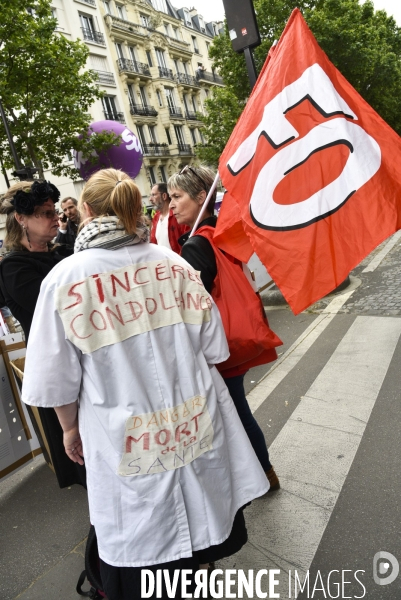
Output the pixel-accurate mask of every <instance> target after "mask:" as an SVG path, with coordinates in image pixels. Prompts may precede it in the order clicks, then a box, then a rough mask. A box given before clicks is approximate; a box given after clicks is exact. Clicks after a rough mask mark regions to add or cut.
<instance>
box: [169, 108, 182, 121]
mask: <svg viewBox="0 0 401 600" xmlns="http://www.w3.org/2000/svg"><path fill="white" fill-rule="evenodd" d="M168 110H169V113H170V117H172V118H173V119H183V118H184V115H183V114H182V110H181V108H177V107H176V106H169V107H168Z"/></svg>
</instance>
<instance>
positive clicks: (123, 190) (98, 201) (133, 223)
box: [79, 169, 143, 235]
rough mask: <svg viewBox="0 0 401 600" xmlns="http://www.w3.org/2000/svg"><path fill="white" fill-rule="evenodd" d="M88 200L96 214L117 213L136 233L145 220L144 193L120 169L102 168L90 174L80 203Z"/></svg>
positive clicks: (115, 214)
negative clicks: (142, 194)
mask: <svg viewBox="0 0 401 600" xmlns="http://www.w3.org/2000/svg"><path fill="white" fill-rule="evenodd" d="M84 202H86V203H87V204H88V206H89V207H90V208H91V210H92V212H93V214H94V215H95V217H102V216H106V215H108V216H116V217H118V218H119V220H120V222H121V223H122V225H123V226H124V229H125V231H126V232H127V233H128V234H130V235H133V234H134V233H136V231H137V228H138V225H140V224H142V222H143V218H142V197H141V193H140V191H139V189H138V186H137V185H136V184H135V183H134V181H133V180H132V179H131V177H129V175H127V174H126V173H124V172H123V171H119V170H117V169H102V170H101V171H97V172H96V173H94V174H93V175H92V177H90V179H89V180H88V182H87V183H86V185H85V187H84V189H83V190H82V194H81V197H80V199H79V206H80V207H81V206H82V204H83V203H84Z"/></svg>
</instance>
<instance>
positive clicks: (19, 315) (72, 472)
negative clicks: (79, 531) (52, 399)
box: [0, 180, 85, 487]
mask: <svg viewBox="0 0 401 600" xmlns="http://www.w3.org/2000/svg"><path fill="white" fill-rule="evenodd" d="M59 197H60V192H59V190H58V189H57V188H56V186H55V185H53V184H52V183H50V182H49V181H39V180H35V181H21V182H20V183H16V184H15V185H13V186H11V187H10V188H9V189H8V190H7V192H6V193H5V195H4V196H3V199H2V203H1V207H0V213H2V214H5V215H7V219H6V239H5V246H6V248H7V250H8V251H9V252H8V254H6V256H5V257H4V258H3V260H2V261H1V262H0V300H1V302H2V303H4V305H6V306H8V307H9V309H10V310H11V312H12V314H13V315H14V317H15V318H16V319H17V320H18V321H19V322H20V324H21V327H22V329H23V331H24V334H25V339H26V341H28V339H29V333H30V329H31V325H32V320H33V314H34V311H35V307H36V302H37V300H38V296H39V291H40V286H41V285H42V281H43V280H44V278H45V277H46V275H47V274H48V273H50V271H51V270H52V269H53V267H55V266H56V265H57V264H59V263H60V262H61V261H62V260H63V259H64V258H66V256H70V255H71V254H72V250H70V249H68V248H67V247H66V246H58V245H55V244H53V243H52V240H53V239H54V236H55V235H56V232H57V227H58V213H57V211H56V210H55V208H54V205H55V203H56V202H58V200H59ZM42 342H43V344H44V345H46V338H45V337H43V340H42ZM52 360H53V357H52V356H51V354H48V356H47V359H46V364H47V365H48V368H49V370H50V371H51V372H52V373H53V368H52V367H50V366H49V365H50V363H51V361H52ZM69 368H70V366H69V365H67V364H65V365H63V368H62V369H60V372H59V373H58V377H59V381H60V387H62V386H63V373H64V371H68V369H69ZM37 386H38V390H40V389H41V382H40V380H37ZM39 414H40V418H41V422H42V425H43V429H44V432H45V435H46V438H47V441H48V444H49V447H50V451H51V454H52V456H51V457H49V456H48V454H47V450H46V447H45V445H43V443H42V442H41V446H42V449H43V453H44V455H45V458H46V461H47V462H50V460H51V462H52V464H53V467H54V470H55V473H56V476H57V480H58V483H59V485H60V487H67V486H70V485H71V484H73V483H79V484H81V485H85V469H84V467H82V466H80V465H75V464H73V463H72V462H71V461H70V460H68V457H66V455H65V452H64V448H63V432H62V429H61V427H60V424H59V422H58V419H57V415H56V413H55V412H54V409H53V408H50V409H49V408H43V409H42V408H41V409H39ZM32 422H33V423H35V420H34V419H32ZM38 437H39V439H41V435H40V434H39V436H38Z"/></svg>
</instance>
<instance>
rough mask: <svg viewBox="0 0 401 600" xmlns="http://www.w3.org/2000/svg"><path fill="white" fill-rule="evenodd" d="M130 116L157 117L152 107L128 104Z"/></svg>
mask: <svg viewBox="0 0 401 600" xmlns="http://www.w3.org/2000/svg"><path fill="white" fill-rule="evenodd" d="M130 107H131V110H130V112H131V115H141V116H142V117H157V114H158V113H157V110H156V109H155V108H153V106H144V105H143V104H134V103H133V102H130Z"/></svg>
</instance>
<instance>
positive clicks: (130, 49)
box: [128, 46, 136, 62]
mask: <svg viewBox="0 0 401 600" xmlns="http://www.w3.org/2000/svg"><path fill="white" fill-rule="evenodd" d="M128 52H129V57H130V59H131V60H133V61H134V62H136V52H135V48H134V46H128Z"/></svg>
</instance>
